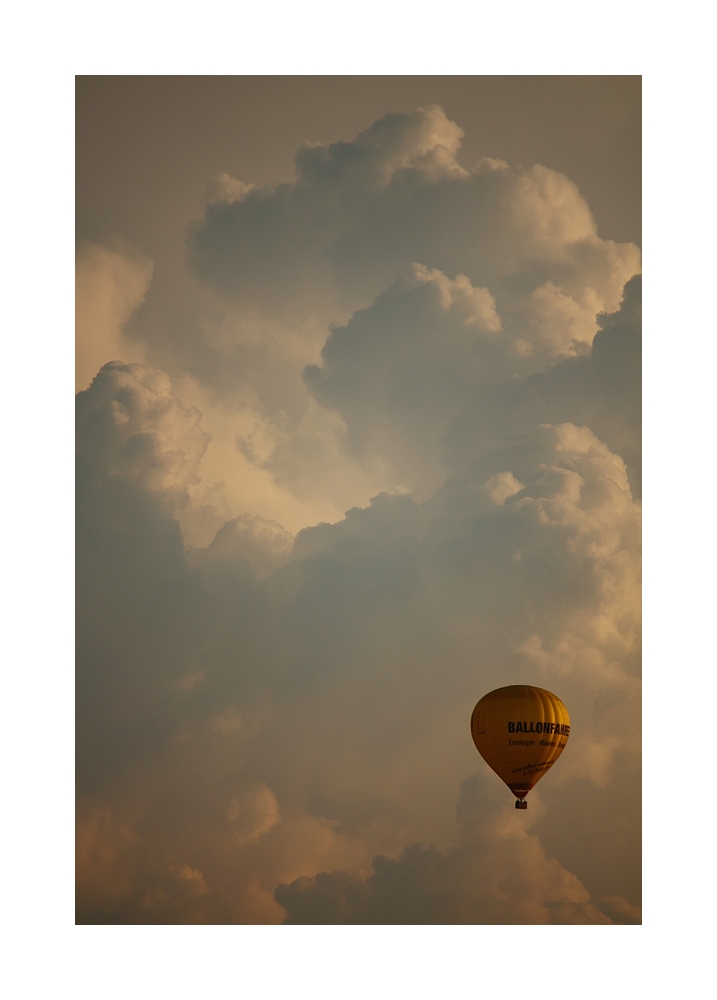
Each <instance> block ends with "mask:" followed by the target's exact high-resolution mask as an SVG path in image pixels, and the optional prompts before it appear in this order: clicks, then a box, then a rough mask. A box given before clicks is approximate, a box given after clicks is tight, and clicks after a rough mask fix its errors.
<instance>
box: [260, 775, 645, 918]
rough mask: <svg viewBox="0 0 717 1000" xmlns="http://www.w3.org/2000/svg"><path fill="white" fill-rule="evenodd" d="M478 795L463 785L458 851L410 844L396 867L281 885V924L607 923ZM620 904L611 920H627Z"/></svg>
mask: <svg viewBox="0 0 717 1000" xmlns="http://www.w3.org/2000/svg"><path fill="white" fill-rule="evenodd" d="M480 785H481V783H480V782H479V781H478V780H476V779H471V780H468V781H465V782H464V783H463V786H462V790H461V797H460V799H459V802H458V810H459V814H462V815H461V819H462V843H461V844H460V845H459V846H457V847H453V848H447V849H440V848H438V847H436V846H434V845H431V846H424V845H422V844H412V845H411V846H409V847H406V848H404V850H403V851H402V852H401V854H400V855H399V857H397V858H389V857H385V856H381V855H378V856H376V857H375V858H374V859H373V861H372V865H371V867H372V873H371V874H370V875H368V876H365V875H363V874H362V873H360V872H347V871H341V870H335V871H332V872H319V873H318V874H317V875H315V876H313V877H311V878H306V877H305V878H299V879H296V880H295V881H294V882H292V883H291V884H289V885H285V884H284V885H280V886H279V887H278V888H277V889H276V892H275V896H276V899H277V901H278V902H279V903H281V905H282V906H283V907H284V908H285V910H286V912H287V918H286V920H285V923H290V924H291V923H307V924H336V923H341V924H550V923H559V924H609V923H612V920H611V919H610V918H609V917H608V916H607V915H606V914H605V913H604V912H603V911H602V910H601V909H599V908H598V907H597V906H595V905H594V904H593V903H591V902H590V895H589V893H588V892H587V890H586V889H585V887H584V886H583V885H582V884H581V883H580V881H579V880H578V879H577V878H576V877H575V876H574V875H572V874H571V873H570V872H567V871H565V869H564V868H562V867H561V865H560V864H559V863H558V862H557V861H556V860H555V859H554V858H548V857H546V855H545V851H544V849H543V847H542V845H541V844H540V841H539V840H538V838H537V837H536V836H535V835H534V834H531V833H529V832H528V830H527V829H526V826H525V823H524V822H522V817H520V816H518V815H516V814H515V812H514V811H513V814H512V815H511V814H508V817H507V819H506V817H505V815H503V814H502V813H501V811H500V810H498V809H496V808H495V804H494V803H491V805H493V808H492V809H490V808H489V809H488V810H486V809H485V795H484V794H481V793H483V792H484V790H483V789H482V788H481V787H480ZM466 814H467V815H466ZM622 904H623V909H622V910H621V909H620V907H619V906H615V905H613V910H614V911H615V912H616V913H623V912H628V913H632V912H634V908H632V907H630V905H629V904H627V903H626V901H624V900H623V901H622ZM619 922H621V923H622V922H624V921H622V920H621V921H619Z"/></svg>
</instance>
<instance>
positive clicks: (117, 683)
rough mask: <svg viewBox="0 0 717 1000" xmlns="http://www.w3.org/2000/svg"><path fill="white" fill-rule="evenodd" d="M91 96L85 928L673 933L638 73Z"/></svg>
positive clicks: (84, 99)
mask: <svg viewBox="0 0 717 1000" xmlns="http://www.w3.org/2000/svg"><path fill="white" fill-rule="evenodd" d="M77 94H78V106H77V139H78V151H77V179H78V187H77V236H78V247H77V302H78V312H77V321H78V356H77V388H78V390H81V391H80V392H79V394H78V396H77V415H78V416H77V421H78V422H77V434H78V437H77V448H78V463H77V465H78V487H77V489H78V492H77V514H78V531H77V539H78V591H77V607H78V624H77V650H78V699H77V727H78V756H77V761H78V769H77V788H78V793H79V794H78V896H77V902H78V920H79V921H81V922H102V923H108V922H110V923H183V922H221V923H227V922H240V923H281V922H282V921H284V920H288V921H289V922H292V923H297V922H298V923H301V922H303V923H524V924H530V923H609V922H615V923H636V922H639V920H640V915H639V913H640V911H639V906H640V903H641V885H640V838H641V834H640V734H639V719H640V687H639V668H640V483H641V475H640V419H639V417H640V288H641V286H640V277H639V273H640V251H639V244H640V189H639V180H640V80H639V78H636V77H599V78H598V77H590V78H568V77H563V78H550V77H546V78H510V77H506V78H480V77H474V78H471V77H456V78H400V77H391V78H379V77H373V78H296V79H293V78H281V79H276V78H270V77H267V78H211V79H209V78H202V77H194V78H192V77H187V78H162V77H155V78H141V77H135V78H109V77H107V78H90V77H84V78H80V79H79V80H78V90H77ZM103 366H104V367H103ZM100 369H101V370H100ZM511 683H534V684H537V685H539V686H542V687H546V688H548V689H550V690H553V691H555V693H556V694H558V695H559V697H561V698H562V700H563V701H564V702H565V703H566V705H567V706H568V709H569V711H570V715H571V722H572V731H571V737H570V743H569V746H568V748H567V750H566V751H565V753H564V754H563V756H562V758H561V760H560V761H559V763H558V764H557V765H556V767H555V769H554V771H553V772H551V774H550V775H549V776H548V777H547V778H546V779H545V781H544V782H542V783H541V784H540V785H539V786H538V787H537V788H536V790H535V791H534V792H533V793H531V796H530V799H529V803H530V805H529V809H528V811H527V812H524V813H516V811H515V810H514V809H513V800H512V797H511V795H510V793H509V792H508V791H507V789H505V787H504V786H502V784H501V783H500V781H499V780H498V779H497V778H496V777H495V775H493V774H492V772H490V771H489V769H488V768H487V766H486V765H484V764H483V762H482V760H481V759H480V757H479V756H478V754H477V753H476V751H475V748H474V747H473V744H472V741H471V738H470V732H469V720H470V714H471V711H472V708H473V705H474V704H475V702H476V701H477V700H478V699H479V698H480V697H481V696H482V695H483V694H485V693H486V692H487V691H488V690H490V689H491V688H494V687H498V686H500V685H502V684H511Z"/></svg>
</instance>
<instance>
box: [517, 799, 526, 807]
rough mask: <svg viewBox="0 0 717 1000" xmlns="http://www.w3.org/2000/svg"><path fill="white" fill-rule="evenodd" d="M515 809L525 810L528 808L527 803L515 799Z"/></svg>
mask: <svg viewBox="0 0 717 1000" xmlns="http://www.w3.org/2000/svg"><path fill="white" fill-rule="evenodd" d="M515 808H516V809H527V808H528V803H527V802H526V801H525V799H516V800H515Z"/></svg>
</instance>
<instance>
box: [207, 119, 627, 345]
mask: <svg viewBox="0 0 717 1000" xmlns="http://www.w3.org/2000/svg"><path fill="white" fill-rule="evenodd" d="M462 134H463V133H462V130H461V129H460V128H459V127H458V126H457V125H456V124H455V123H454V122H451V121H450V120H449V119H448V118H447V117H446V115H445V113H444V111H443V110H442V108H440V107H438V106H437V105H430V106H427V107H425V108H419V109H417V110H416V111H415V112H413V113H411V114H389V115H386V116H385V117H384V118H382V119H381V120H380V121H377V122H375V123H374V124H373V125H372V126H370V127H369V128H368V129H366V130H365V131H364V132H362V133H361V134H359V135H358V136H357V137H356V138H355V139H354V140H353V141H352V142H338V143H334V144H332V145H330V146H322V145H305V146H304V147H302V148H301V149H300V150H299V152H298V153H297V155H296V161H295V165H296V179H295V181H294V182H293V183H291V184H282V185H279V186H278V187H275V188H252V189H247V188H245V187H244V186H243V185H242V184H241V182H238V181H235V180H232V179H231V178H228V177H227V176H224V177H223V179H222V181H221V183H219V184H218V185H217V188H216V191H215V193H214V195H213V197H212V199H211V200H210V202H209V203H208V204H207V207H206V212H205V218H204V220H203V221H202V222H201V223H200V224H198V225H197V226H195V227H194V229H193V230H192V234H191V240H190V253H191V259H192V262H193V265H194V267H195V269H196V271H197V273H198V274H199V275H200V277H201V278H202V279H203V280H204V281H206V282H207V284H208V285H210V286H211V287H212V288H214V289H215V290H216V291H217V292H218V293H219V294H220V295H222V296H224V297H226V298H227V299H229V300H233V301H235V302H240V303H241V304H242V307H243V308H244V309H246V310H248V311H249V312H253V313H260V314H264V315H267V316H270V315H273V316H275V317H277V318H281V317H286V316H287V315H289V313H288V312H287V310H289V311H290V315H291V317H292V319H293V321H297V320H299V321H301V319H302V318H304V319H305V318H307V317H309V316H319V317H324V316H328V318H335V317H332V316H331V315H330V313H331V312H334V313H335V312H336V310H337V309H342V308H343V309H348V310H349V311H353V310H355V309H356V308H360V307H362V306H366V305H368V304H369V303H370V302H371V301H372V300H373V299H374V298H375V297H376V295H378V294H379V293H380V292H381V291H383V290H385V289H386V288H387V287H388V286H389V285H390V284H391V283H392V282H393V281H395V280H397V279H398V278H399V276H400V274H401V272H402V270H403V268H404V267H405V266H406V265H407V264H409V263H411V262H412V261H419V262H421V263H422V264H424V265H425V266H426V267H428V268H429V269H430V270H433V269H437V270H440V271H441V272H443V273H444V274H447V275H449V276H452V277H453V278H455V277H456V276H457V275H459V274H462V275H466V276H467V277H468V279H469V280H470V282H471V283H472V284H473V285H474V286H478V287H488V288H489V289H490V290H491V292H492V294H494V295H495V296H496V298H498V300H499V302H500V300H501V298H502V297H503V296H506V295H510V289H513V292H515V290H517V289H520V288H521V286H522V288H523V292H522V293H521V292H519V296H520V297H521V298H525V297H529V296H530V294H531V293H533V292H535V291H536V290H538V289H544V292H543V295H542V297H543V298H544V299H550V298H551V296H552V297H553V298H554V297H555V295H556V294H559V293H558V290H562V292H561V294H563V295H564V296H565V301H564V309H567V311H568V312H569V311H570V310H571V309H572V310H573V311H575V312H576V313H579V308H580V307H582V308H584V309H586V310H588V311H590V310H592V312H593V315H594V314H595V313H597V312H604V311H612V310H614V309H616V308H617V306H618V305H619V301H620V295H621V291H622V287H623V285H624V283H625V281H627V280H628V279H629V278H630V277H632V275H633V274H635V273H636V271H637V270H638V269H639V264H638V260H639V254H638V251H637V248H636V247H634V246H632V245H628V244H616V243H613V242H612V241H609V240H601V239H600V238H599V237H598V236H597V233H596V230H595V224H594V221H593V219H592V216H591V214H590V210H589V208H588V206H587V204H586V203H585V201H584V200H583V198H582V197H581V195H580V193H579V191H578V189H577V188H576V186H575V185H574V184H573V183H572V182H571V181H570V180H568V178H566V177H564V176H563V175H561V174H558V173H556V172H555V171H552V170H549V169H548V168H546V167H542V166H534V167H530V168H523V167H520V168H511V167H509V166H508V164H507V163H504V162H502V161H499V160H493V159H490V158H484V159H482V160H480V161H479V162H478V163H477V164H476V165H475V167H473V169H471V170H466V169H464V168H463V167H462V166H461V165H460V164H459V163H458V160H457V158H456V157H457V154H458V151H459V148H460V140H461V138H462ZM222 190H224V191H226V195H225V200H219V198H220V197H221V194H220V192H221V191H222ZM568 299H571V300H572V303H571V302H568ZM578 326H580V323H578Z"/></svg>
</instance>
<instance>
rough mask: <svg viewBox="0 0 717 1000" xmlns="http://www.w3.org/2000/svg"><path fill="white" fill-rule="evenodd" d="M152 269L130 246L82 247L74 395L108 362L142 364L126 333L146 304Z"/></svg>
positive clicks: (138, 347)
mask: <svg viewBox="0 0 717 1000" xmlns="http://www.w3.org/2000/svg"><path fill="white" fill-rule="evenodd" d="M153 269H154V263H153V262H152V261H151V260H150V259H149V258H148V257H146V256H145V255H144V254H142V253H140V252H139V251H138V250H136V249H135V248H134V247H131V246H129V245H127V244H121V243H120V244H117V245H113V246H104V245H102V244H97V243H85V244H83V245H82V246H81V247H80V248H79V251H78V254H77V262H76V277H75V280H76V338H77V340H76V349H75V350H76V362H75V383H76V385H75V391H76V392H77V391H80V390H82V389H86V388H87V386H88V385H89V384H90V382H91V381H92V379H93V377H94V376H95V374H96V373H97V371H98V370H99V369H100V368H101V367H102V365H104V364H105V363H106V362H108V361H116V360H122V361H125V362H127V361H139V362H141V361H144V360H145V357H144V353H145V352H144V349H143V347H142V345H141V343H139V342H138V341H130V340H129V339H128V338H127V337H126V336H125V335H124V327H125V325H126V323H127V322H128V320H129V319H130V318H131V316H132V315H133V313H134V312H135V311H136V310H137V309H138V308H139V306H140V305H141V304H142V302H143V301H144V299H145V296H146V294H147V292H148V290H149V286H150V283H151V281H152V271H153Z"/></svg>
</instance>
